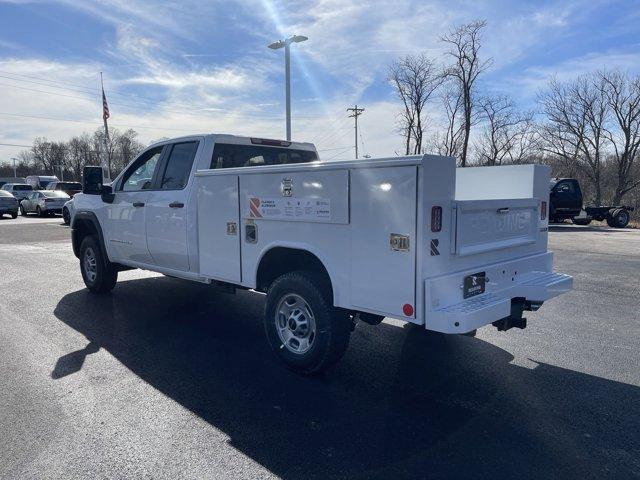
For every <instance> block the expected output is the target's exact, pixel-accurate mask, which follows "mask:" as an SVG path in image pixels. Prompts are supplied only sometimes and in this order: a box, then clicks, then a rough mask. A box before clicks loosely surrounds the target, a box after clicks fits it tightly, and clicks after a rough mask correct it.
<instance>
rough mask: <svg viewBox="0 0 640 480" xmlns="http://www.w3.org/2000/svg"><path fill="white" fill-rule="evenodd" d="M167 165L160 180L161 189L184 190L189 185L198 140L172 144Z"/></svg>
mask: <svg viewBox="0 0 640 480" xmlns="http://www.w3.org/2000/svg"><path fill="white" fill-rule="evenodd" d="M170 148H171V151H170V153H169V155H168V157H167V162H166V166H165V168H164V172H163V174H162V180H161V182H160V189H161V190H182V189H183V188H184V187H186V186H187V182H188V181H189V174H190V173H191V166H192V165H193V159H194V158H195V156H196V150H197V149H198V142H184V143H176V144H174V145H171V147H170Z"/></svg>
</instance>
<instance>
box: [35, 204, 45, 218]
mask: <svg viewBox="0 0 640 480" xmlns="http://www.w3.org/2000/svg"><path fill="white" fill-rule="evenodd" d="M36 213H37V214H38V216H39V217H44V213H42V210H40V207H39V206H38V207H36Z"/></svg>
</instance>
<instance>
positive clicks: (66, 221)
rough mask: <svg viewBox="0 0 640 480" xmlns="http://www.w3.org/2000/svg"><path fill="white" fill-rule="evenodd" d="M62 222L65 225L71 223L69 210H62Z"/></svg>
mask: <svg viewBox="0 0 640 480" xmlns="http://www.w3.org/2000/svg"><path fill="white" fill-rule="evenodd" d="M62 221H63V222H64V224H65V225H69V224H70V223H71V215H69V209H67V208H63V209H62Z"/></svg>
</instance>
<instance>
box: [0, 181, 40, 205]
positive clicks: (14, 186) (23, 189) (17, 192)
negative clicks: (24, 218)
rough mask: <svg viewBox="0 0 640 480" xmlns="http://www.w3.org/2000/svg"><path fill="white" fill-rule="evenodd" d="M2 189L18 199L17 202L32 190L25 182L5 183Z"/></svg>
mask: <svg viewBox="0 0 640 480" xmlns="http://www.w3.org/2000/svg"><path fill="white" fill-rule="evenodd" d="M2 190H4V191H6V192H9V193H10V194H12V195H13V196H14V197H16V198H17V199H18V202H19V201H21V200H24V199H25V198H26V197H27V195H29V194H30V193H31V192H32V191H33V187H32V186H31V185H28V184H26V183H5V184H4V185H3V186H2Z"/></svg>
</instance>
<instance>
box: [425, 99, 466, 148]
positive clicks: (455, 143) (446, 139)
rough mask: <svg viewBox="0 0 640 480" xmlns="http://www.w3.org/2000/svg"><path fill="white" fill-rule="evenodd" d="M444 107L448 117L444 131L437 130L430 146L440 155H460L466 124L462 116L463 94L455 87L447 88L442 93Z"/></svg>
mask: <svg viewBox="0 0 640 480" xmlns="http://www.w3.org/2000/svg"><path fill="white" fill-rule="evenodd" d="M441 99H442V107H443V109H444V113H445V117H446V125H445V126H444V132H443V133H441V132H438V131H437V132H435V133H434V134H433V136H432V137H431V139H430V141H429V146H430V147H431V148H432V149H433V151H434V152H435V153H437V154H438V155H445V156H447V157H456V158H459V157H460V152H461V151H462V140H463V137H464V125H463V122H462V120H461V118H462V95H461V94H460V91H459V90H457V89H455V88H451V87H449V88H446V89H445V90H444V91H443V92H442V95H441Z"/></svg>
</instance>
